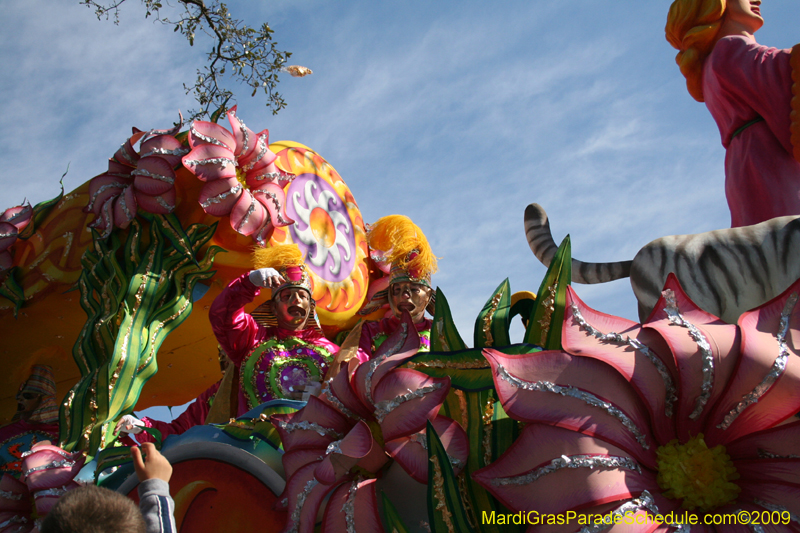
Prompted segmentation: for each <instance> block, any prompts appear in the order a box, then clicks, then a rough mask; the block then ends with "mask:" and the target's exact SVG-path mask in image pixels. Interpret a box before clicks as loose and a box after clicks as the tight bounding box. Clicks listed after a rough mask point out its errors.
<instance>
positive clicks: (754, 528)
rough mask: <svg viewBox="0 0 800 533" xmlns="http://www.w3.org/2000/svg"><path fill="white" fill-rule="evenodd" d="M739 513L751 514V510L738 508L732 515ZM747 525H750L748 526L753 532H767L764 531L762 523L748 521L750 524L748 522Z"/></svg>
mask: <svg viewBox="0 0 800 533" xmlns="http://www.w3.org/2000/svg"><path fill="white" fill-rule="evenodd" d="M739 513H748V514H749V513H750V511H745V510H744V509H737V510H736V511H734V512H733V513H731V515H733V516H739ZM729 516H730V515H729ZM747 527H748V528H749V529H750V531H752V532H753V533H765V532H764V528H763V527H762V526H761V524H750V523H748V524H747Z"/></svg>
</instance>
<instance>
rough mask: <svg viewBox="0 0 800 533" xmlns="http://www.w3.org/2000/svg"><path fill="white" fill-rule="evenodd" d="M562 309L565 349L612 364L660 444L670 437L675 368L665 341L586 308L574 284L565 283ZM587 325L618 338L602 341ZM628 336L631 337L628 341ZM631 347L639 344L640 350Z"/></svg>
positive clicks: (675, 407)
mask: <svg viewBox="0 0 800 533" xmlns="http://www.w3.org/2000/svg"><path fill="white" fill-rule="evenodd" d="M566 309H567V311H566V315H565V319H564V327H563V330H562V334H561V343H562V346H563V347H564V351H566V352H567V353H570V354H572V355H582V356H584V357H593V358H595V359H599V360H601V361H603V362H604V363H607V364H609V365H611V366H612V367H614V369H615V370H616V371H617V372H619V373H620V375H622V376H623V377H624V378H625V379H626V381H628V382H629V383H630V384H631V386H632V387H633V389H634V390H635V391H636V393H637V394H638V395H639V397H640V398H641V399H642V401H643V402H644V404H645V405H646V406H647V409H648V412H649V413H650V419H651V420H652V423H651V427H652V428H653V431H654V433H655V438H656V440H657V441H658V442H660V443H662V444H663V443H667V442H669V441H671V440H672V439H674V438H675V424H674V422H673V419H674V416H675V411H676V410H677V405H676V401H677V385H678V381H677V379H676V375H677V370H676V369H675V362H674V360H673V358H672V354H671V353H670V351H669V347H668V346H667V345H666V343H665V342H664V340H663V339H662V338H661V337H660V336H659V335H658V334H656V333H655V332H653V331H650V330H647V329H644V330H643V329H642V328H641V327H640V326H639V325H638V324H636V323H634V322H631V321H629V320H625V319H623V318H619V317H615V316H612V315H607V314H605V313H599V312H597V311H595V310H594V309H591V308H590V307H587V306H586V304H584V303H583V302H582V301H581V299H580V298H578V295H577V294H576V293H575V291H573V290H572V287H567V300H566ZM581 322H582V323H583V324H584V325H583V326H582V325H581ZM587 327H588V328H594V331H595V332H597V333H601V334H603V335H608V334H610V333H617V334H618V335H619V336H620V337H621V338H622V340H619V341H614V340H609V339H606V338H604V339H603V340H600V339H599V338H597V337H596V336H594V335H593V334H592V333H590V331H589V330H588V329H587ZM627 338H630V339H633V341H630V342H626V341H625V339H627ZM634 346H643V347H644V349H637V348H634ZM668 413H669V414H670V417H668V416H667V414H668Z"/></svg>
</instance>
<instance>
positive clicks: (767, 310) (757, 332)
mask: <svg viewBox="0 0 800 533" xmlns="http://www.w3.org/2000/svg"><path fill="white" fill-rule="evenodd" d="M798 293H800V281H797V282H795V283H794V284H792V286H791V287H789V289H787V290H786V291H785V292H784V293H783V294H781V295H780V296H778V297H777V298H775V299H773V300H771V301H770V302H767V303H766V304H764V305H762V306H761V307H758V308H756V309H754V310H752V311H748V312H747V313H744V314H742V316H741V317H740V318H739V327H740V328H741V331H742V357H741V359H740V361H739V366H738V367H737V368H736V373H735V374H734V376H733V378H732V379H731V381H730V385H729V387H728V389H727V390H726V392H725V395H724V396H723V398H722V399H721V400H720V402H719V405H718V407H717V409H716V410H715V412H714V416H713V417H712V418H711V419H710V422H711V423H710V424H709V426H710V427H709V428H708V429H707V433H706V437H707V439H708V440H709V441H711V442H715V443H716V442H722V443H726V442H730V441H732V440H735V439H737V438H740V437H742V436H744V435H747V434H748V433H752V432H756V431H759V430H762V429H766V428H769V427H771V426H774V425H777V424H779V423H780V422H783V421H784V420H786V419H787V418H789V417H791V416H793V415H794V414H795V413H797V412H798V411H800V394H798V393H797V391H798V390H800V357H798V355H800V352H798V346H800V304H798V303H796V298H797V294H798ZM792 295H795V296H794V300H793V301H794V302H795V303H794V306H793V308H792V309H787V312H788V313H789V314H790V316H789V323H788V324H789V327H788V329H787V331H786V341H785V349H786V352H785V353H784V354H783V355H781V353H782V351H781V350H782V348H781V345H780V344H779V343H778V339H777V335H778V333H779V331H780V329H781V315H782V313H783V312H784V308H786V307H787V302H788V304H789V306H792V302H789V300H790V298H791V297H792ZM775 365H777V366H775ZM781 367H782V368H783V370H782V371H781V370H780V368H781ZM740 404H741V405H740ZM712 439H713V440H712Z"/></svg>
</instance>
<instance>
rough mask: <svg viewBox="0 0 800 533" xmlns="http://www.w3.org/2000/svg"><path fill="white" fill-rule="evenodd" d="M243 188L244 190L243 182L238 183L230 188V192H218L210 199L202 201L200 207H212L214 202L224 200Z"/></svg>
mask: <svg viewBox="0 0 800 533" xmlns="http://www.w3.org/2000/svg"><path fill="white" fill-rule="evenodd" d="M241 190H242V186H241V184H236V185H234V186H233V187H231V190H229V191H228V192H224V193H222V194H218V195H216V196H212V197H210V198H209V199H208V200H206V201H205V202H203V203H201V204H200V207H202V208H203V209H206V208H208V207H211V205H212V204H218V203H220V202H221V201H222V200H224V199H225V198H227V197H228V196H230V195H231V194H238V193H239V191H241Z"/></svg>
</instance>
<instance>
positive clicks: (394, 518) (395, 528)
mask: <svg viewBox="0 0 800 533" xmlns="http://www.w3.org/2000/svg"><path fill="white" fill-rule="evenodd" d="M381 499H382V500H383V517H384V518H385V519H386V526H387V531H388V532H389V533H409V530H408V528H407V527H406V525H405V524H404V523H403V519H402V518H400V514H399V513H398V512H397V509H396V508H395V506H394V504H393V503H392V501H391V500H390V499H389V497H388V496H386V493H385V492H381Z"/></svg>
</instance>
